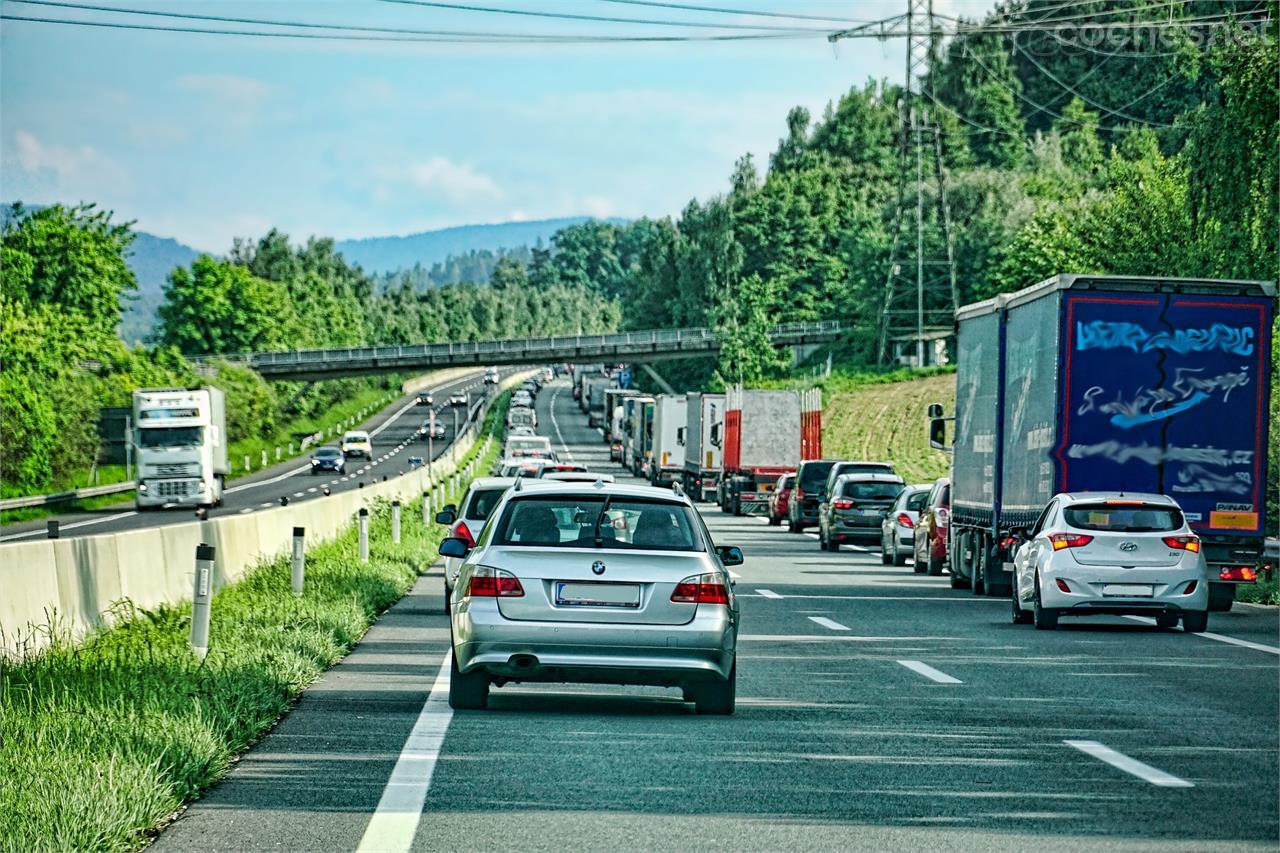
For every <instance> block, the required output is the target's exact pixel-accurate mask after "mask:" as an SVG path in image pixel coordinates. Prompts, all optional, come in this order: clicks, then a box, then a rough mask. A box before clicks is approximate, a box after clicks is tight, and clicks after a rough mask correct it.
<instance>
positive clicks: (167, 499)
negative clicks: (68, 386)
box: [133, 388, 230, 510]
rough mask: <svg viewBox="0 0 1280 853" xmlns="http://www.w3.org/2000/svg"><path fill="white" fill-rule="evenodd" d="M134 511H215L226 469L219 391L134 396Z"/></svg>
mask: <svg viewBox="0 0 1280 853" xmlns="http://www.w3.org/2000/svg"><path fill="white" fill-rule="evenodd" d="M133 424H134V431H133V444H134V449H135V454H134V460H135V461H136V463H137V466H138V467H137V470H138V486H137V498H136V506H137V508H138V509H139V510H146V509H155V508H157V507H163V506H202V507H211V506H220V505H221V504H222V492H223V488H224V485H225V483H226V479H227V474H229V473H230V467H229V466H228V464H227V410H226V402H225V398H224V397H223V394H222V390H221V389H219V388H197V389H195V390H187V389H184V388H156V389H149V388H143V389H139V390H137V391H134V392H133Z"/></svg>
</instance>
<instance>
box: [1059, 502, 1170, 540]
mask: <svg viewBox="0 0 1280 853" xmlns="http://www.w3.org/2000/svg"><path fill="white" fill-rule="evenodd" d="M1063 518H1064V519H1065V520H1066V522H1067V524H1069V525H1070V526H1072V527H1074V528H1076V529H1077V530H1109V531H1114V532H1116V533H1155V532H1157V531H1163V530H1178V529H1180V528H1181V527H1182V513H1181V512H1179V511H1178V510H1177V509H1176V508H1174V507H1171V506H1163V505H1160V504H1130V505H1126V506H1118V505H1115V504H1105V503H1104V504H1077V505H1076V506H1069V507H1067V508H1066V510H1065V511H1064V512H1063Z"/></svg>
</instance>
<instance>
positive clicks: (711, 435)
mask: <svg viewBox="0 0 1280 853" xmlns="http://www.w3.org/2000/svg"><path fill="white" fill-rule="evenodd" d="M687 414H688V417H687V418H686V419H685V429H684V436H683V437H684V475H683V476H684V491H685V494H687V495H689V496H690V497H692V498H693V499H694V500H698V501H711V500H715V497H716V489H717V486H718V485H719V482H720V467H721V454H720V445H721V444H722V443H723V435H722V433H723V432H724V395H723V394H690V395H689V405H688V412H687Z"/></svg>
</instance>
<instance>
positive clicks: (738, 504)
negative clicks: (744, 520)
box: [733, 495, 742, 515]
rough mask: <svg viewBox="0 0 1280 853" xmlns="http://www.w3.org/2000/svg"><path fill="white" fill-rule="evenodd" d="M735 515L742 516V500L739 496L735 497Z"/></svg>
mask: <svg viewBox="0 0 1280 853" xmlns="http://www.w3.org/2000/svg"><path fill="white" fill-rule="evenodd" d="M733 514H734V515H742V498H740V497H738V496H737V495H734V496H733Z"/></svg>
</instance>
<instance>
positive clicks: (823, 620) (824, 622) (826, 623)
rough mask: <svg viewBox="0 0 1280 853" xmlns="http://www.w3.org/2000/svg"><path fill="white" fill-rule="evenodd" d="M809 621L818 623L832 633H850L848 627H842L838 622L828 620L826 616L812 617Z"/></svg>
mask: <svg viewBox="0 0 1280 853" xmlns="http://www.w3.org/2000/svg"><path fill="white" fill-rule="evenodd" d="M809 621H810V622H817V623H818V624H819V625H821V626H822V627H823V628H830V629H831V630H832V631H848V630H849V626H848V625H841V624H840V623H839V622H836V621H835V620H833V619H828V618H827V617H825V616H810V617H809Z"/></svg>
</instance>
